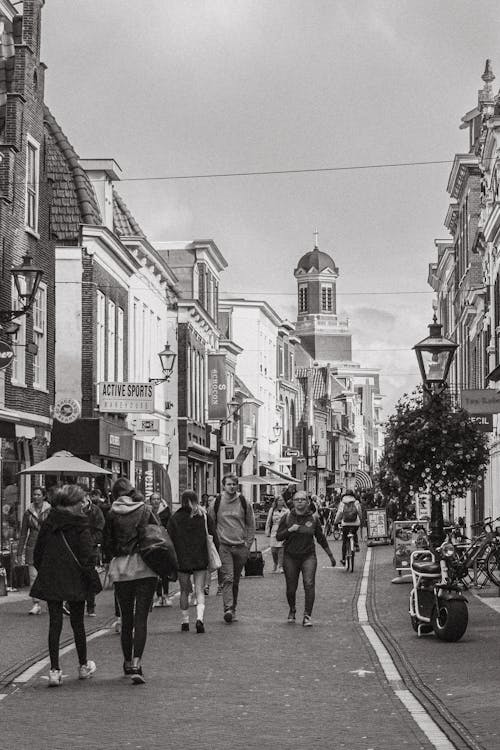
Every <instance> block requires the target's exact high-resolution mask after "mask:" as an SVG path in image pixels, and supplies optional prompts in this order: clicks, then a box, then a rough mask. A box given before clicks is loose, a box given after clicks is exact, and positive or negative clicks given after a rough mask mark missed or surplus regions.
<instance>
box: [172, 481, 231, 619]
mask: <svg viewBox="0 0 500 750" xmlns="http://www.w3.org/2000/svg"><path fill="white" fill-rule="evenodd" d="M207 530H208V533H209V534H211V535H212V536H213V538H214V542H215V546H216V547H218V546H219V540H218V538H217V531H216V528H215V523H214V521H213V520H212V518H210V517H209V516H208V515H207V513H206V511H205V510H204V509H203V507H202V506H201V505H200V504H199V503H198V496H197V495H196V493H195V492H193V491H192V490H185V491H184V492H183V493H182V495H181V507H180V508H179V510H177V511H176V512H175V513H174V514H173V516H172V518H171V519H170V521H169V522H168V533H169V534H170V538H171V539H172V542H173V544H174V547H175V552H176V554H177V560H178V563H179V572H178V576H179V586H180V589H181V596H180V608H181V615H182V623H181V631H182V632H187V631H189V593H190V592H191V576H193V581H194V593H195V596H196V626H195V627H196V632H197V633H204V632H205V624H204V614H205V592H204V586H205V573H206V571H207V570H208V546H207Z"/></svg>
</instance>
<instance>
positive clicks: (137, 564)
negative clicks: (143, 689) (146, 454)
mask: <svg viewBox="0 0 500 750" xmlns="http://www.w3.org/2000/svg"><path fill="white" fill-rule="evenodd" d="M111 496H112V498H113V504H112V506H111V508H110V511H109V513H108V515H107V517H106V522H105V525H104V540H103V542H104V553H105V557H106V559H107V560H109V559H111V562H110V565H109V571H108V574H109V577H110V579H111V580H112V581H113V583H114V587H115V594H116V598H117V600H118V604H119V607H120V613H121V645H122V651H123V659H124V661H123V673H124V674H125V675H129V676H130V677H131V678H132V682H133V684H134V685H141V684H144V683H145V682H146V680H145V679H144V675H143V673H142V667H141V659H142V655H143V653H144V647H145V645H146V637H147V633H148V615H149V611H150V609H151V604H152V602H153V596H154V593H155V589H156V583H157V580H158V576H157V575H156V573H154V572H153V571H152V570H151V569H150V568H149V567H148V566H147V565H146V563H145V562H144V560H143V559H142V557H141V555H140V554H139V539H140V536H141V532H142V529H143V528H144V527H145V526H146V525H147V524H150V523H156V520H155V518H154V516H153V514H152V513H151V509H150V508H149V507H148V506H147V505H146V504H145V502H144V498H143V497H142V495H139V494H138V493H137V492H136V491H135V489H134V487H133V486H132V484H131V483H130V482H129V480H128V479H127V478H126V477H120V478H119V479H117V480H116V482H115V483H114V485H113V487H112V490H111Z"/></svg>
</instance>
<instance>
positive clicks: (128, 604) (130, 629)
mask: <svg viewBox="0 0 500 750" xmlns="http://www.w3.org/2000/svg"><path fill="white" fill-rule="evenodd" d="M155 589H156V578H152V577H151V578H137V579H136V580H135V581H117V582H116V583H115V592H116V598H117V599H118V604H119V607H120V614H121V618H122V632H121V643H122V651H123V658H124V659H125V661H131V660H132V658H133V657H137V658H138V659H140V658H141V657H142V654H143V653H144V647H145V645H146V637H147V634H148V615H149V610H150V608H151V603H152V601H153V596H154V593H155Z"/></svg>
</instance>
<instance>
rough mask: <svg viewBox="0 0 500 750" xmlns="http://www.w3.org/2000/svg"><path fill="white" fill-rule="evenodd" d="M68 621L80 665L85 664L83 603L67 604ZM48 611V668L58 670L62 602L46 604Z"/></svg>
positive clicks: (85, 638) (85, 643)
mask: <svg viewBox="0 0 500 750" xmlns="http://www.w3.org/2000/svg"><path fill="white" fill-rule="evenodd" d="M66 606H67V607H68V608H69V621H70V623H71V627H72V628H73V635H74V637H75V646H76V653H77V654H78V661H79V663H80V664H86V663H87V636H86V635H85V625H84V615H85V602H67V603H66ZM47 608H48V610H49V656H50V668H51V669H59V641H60V640H61V631H62V626H63V602H55V601H50V602H47Z"/></svg>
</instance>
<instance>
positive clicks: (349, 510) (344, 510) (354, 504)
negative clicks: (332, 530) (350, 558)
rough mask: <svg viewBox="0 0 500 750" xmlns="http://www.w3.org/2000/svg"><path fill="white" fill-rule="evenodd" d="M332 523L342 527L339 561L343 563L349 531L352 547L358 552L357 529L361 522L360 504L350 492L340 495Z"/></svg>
mask: <svg viewBox="0 0 500 750" xmlns="http://www.w3.org/2000/svg"><path fill="white" fill-rule="evenodd" d="M333 524H334V526H338V525H339V524H340V526H341V528H342V559H341V560H340V562H341V563H342V565H345V556H346V552H347V545H348V544H349V534H350V533H351V532H352V533H353V534H354V549H355V550H356V552H359V543H358V529H359V526H360V524H361V505H360V504H359V500H357V498H356V496H355V495H354V494H353V493H352V492H344V494H343V495H342V497H341V499H340V503H339V507H338V508H337V514H336V516H335V519H334V522H333Z"/></svg>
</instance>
